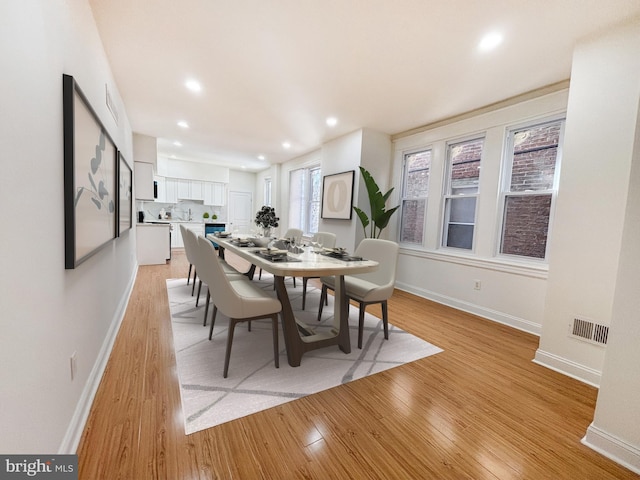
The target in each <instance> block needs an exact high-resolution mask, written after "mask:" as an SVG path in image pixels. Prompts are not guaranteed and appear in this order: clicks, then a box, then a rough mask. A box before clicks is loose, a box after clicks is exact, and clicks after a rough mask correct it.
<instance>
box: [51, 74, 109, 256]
mask: <svg viewBox="0 0 640 480" xmlns="http://www.w3.org/2000/svg"><path fill="white" fill-rule="evenodd" d="M63 106H64V195H65V268H66V269H73V268H76V267H77V266H78V265H79V264H80V263H82V262H83V261H85V260H86V259H87V258H89V257H90V256H91V255H93V254H94V253H96V252H97V251H98V250H100V249H101V248H103V247H104V246H106V245H107V244H108V243H109V242H110V241H111V240H113V239H114V238H115V236H116V199H117V197H116V168H117V167H116V154H117V148H116V146H115V144H114V142H113V140H111V137H110V136H109V134H108V133H107V132H106V130H105V128H104V126H103V125H102V123H101V122H100V120H99V119H98V116H97V115H96V113H95V112H94V110H93V109H92V108H91V105H90V104H89V102H88V101H87V98H86V97H85V95H84V94H83V93H82V91H81V90H80V87H78V85H77V84H76V82H75V80H74V78H73V77H72V76H70V75H63Z"/></svg>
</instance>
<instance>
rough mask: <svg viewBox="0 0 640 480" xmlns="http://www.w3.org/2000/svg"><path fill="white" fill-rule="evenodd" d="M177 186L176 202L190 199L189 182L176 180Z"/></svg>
mask: <svg viewBox="0 0 640 480" xmlns="http://www.w3.org/2000/svg"><path fill="white" fill-rule="evenodd" d="M176 184H177V185H178V200H182V199H185V200H186V199H190V198H191V181H190V180H184V179H182V178H178V179H176Z"/></svg>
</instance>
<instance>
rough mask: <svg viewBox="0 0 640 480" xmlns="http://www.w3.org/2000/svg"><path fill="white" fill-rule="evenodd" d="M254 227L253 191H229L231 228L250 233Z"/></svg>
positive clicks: (234, 230)
mask: <svg viewBox="0 0 640 480" xmlns="http://www.w3.org/2000/svg"><path fill="white" fill-rule="evenodd" d="M253 228H254V223H253V196H252V194H251V192H229V230H230V231H231V232H236V230H237V232H238V233H250V232H251V230H252V229H253Z"/></svg>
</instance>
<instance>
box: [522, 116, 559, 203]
mask: <svg viewBox="0 0 640 480" xmlns="http://www.w3.org/2000/svg"><path fill="white" fill-rule="evenodd" d="M561 126H562V124H561V122H556V123H552V124H545V125H539V126H537V127H532V128H527V129H523V130H518V131H516V132H514V134H513V135H514V137H513V145H514V150H513V165H512V167H511V185H510V191H512V192H523V191H527V190H550V189H551V188H553V178H554V175H555V169H556V158H557V156H558V143H559V142H560V128H561Z"/></svg>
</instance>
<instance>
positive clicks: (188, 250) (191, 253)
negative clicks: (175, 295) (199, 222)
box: [176, 224, 196, 297]
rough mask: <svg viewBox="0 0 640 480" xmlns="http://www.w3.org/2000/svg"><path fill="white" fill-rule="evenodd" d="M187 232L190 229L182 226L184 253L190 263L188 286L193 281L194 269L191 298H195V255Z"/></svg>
mask: <svg viewBox="0 0 640 480" xmlns="http://www.w3.org/2000/svg"><path fill="white" fill-rule="evenodd" d="M187 231H189V229H188V228H186V227H185V226H184V225H182V224H180V235H181V236H182V240H183V242H184V253H185V255H186V256H187V261H188V262H189V274H188V275H187V285H189V281H190V280H191V270H192V269H193V286H192V287H191V296H192V297H193V292H194V289H195V287H196V269H195V266H194V264H195V262H194V255H195V253H194V250H193V245H191V244H190V243H189V242H188V239H187V233H186V232H187ZM176 234H177V232H176Z"/></svg>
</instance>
